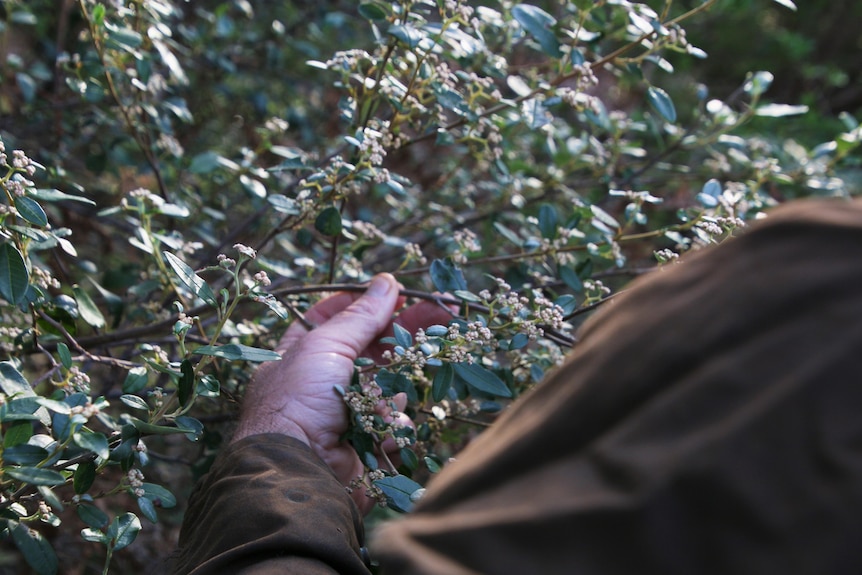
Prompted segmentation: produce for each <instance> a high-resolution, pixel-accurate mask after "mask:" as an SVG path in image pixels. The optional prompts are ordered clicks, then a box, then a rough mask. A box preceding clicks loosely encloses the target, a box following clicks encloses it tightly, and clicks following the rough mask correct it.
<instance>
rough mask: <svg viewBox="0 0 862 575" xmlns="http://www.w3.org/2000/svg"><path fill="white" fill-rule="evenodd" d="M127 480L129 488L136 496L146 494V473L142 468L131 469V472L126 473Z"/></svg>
mask: <svg viewBox="0 0 862 575" xmlns="http://www.w3.org/2000/svg"><path fill="white" fill-rule="evenodd" d="M126 480H127V481H128V482H129V489H130V490H131V491H132V493H133V494H134V495H135V497H143V496H144V495H146V492H145V491H144V474H143V472H142V471H141V470H140V469H137V468H135V469H129V472H128V473H127V474H126Z"/></svg>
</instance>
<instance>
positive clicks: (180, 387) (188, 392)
mask: <svg viewBox="0 0 862 575" xmlns="http://www.w3.org/2000/svg"><path fill="white" fill-rule="evenodd" d="M180 372H181V373H182V375H181V376H180V380H179V382H177V399H179V400H180V405H181V406H182V407H185V406H186V405H188V403H189V400H190V399H191V398H192V395H193V392H194V389H195V368H194V366H193V365H192V362H190V361H189V360H188V359H184V360H183V362H182V363H181V364H180Z"/></svg>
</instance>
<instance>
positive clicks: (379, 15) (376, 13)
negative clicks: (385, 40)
mask: <svg viewBox="0 0 862 575" xmlns="http://www.w3.org/2000/svg"><path fill="white" fill-rule="evenodd" d="M359 14H360V15H361V16H362V17H363V18H367V19H368V20H385V19H386V11H385V10H384V9H383V7H382V6H381V5H380V4H377V3H374V2H363V3H362V4H360V5H359Z"/></svg>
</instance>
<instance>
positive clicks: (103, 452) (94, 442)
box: [72, 431, 111, 459]
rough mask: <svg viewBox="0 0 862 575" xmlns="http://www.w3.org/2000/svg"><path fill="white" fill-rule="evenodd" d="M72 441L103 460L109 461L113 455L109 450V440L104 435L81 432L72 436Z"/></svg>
mask: <svg viewBox="0 0 862 575" xmlns="http://www.w3.org/2000/svg"><path fill="white" fill-rule="evenodd" d="M72 439H73V440H74V441H75V443H76V444H77V445H78V447H83V448H84V449H87V450H90V451H92V452H93V453H95V454H96V455H97V456H98V457H100V458H102V459H108V457H109V456H110V455H111V453H110V450H109V449H108V438H107V437H105V435H104V434H102V433H94V432H92V431H79V432H77V433H75V434H74V435H72Z"/></svg>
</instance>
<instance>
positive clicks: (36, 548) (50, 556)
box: [9, 521, 58, 575]
mask: <svg viewBox="0 0 862 575" xmlns="http://www.w3.org/2000/svg"><path fill="white" fill-rule="evenodd" d="M13 524H14V527H13ZM9 528H10V531H11V532H12V540H13V541H14V542H15V546H16V547H17V548H18V550H19V551H20V552H21V555H23V556H24V559H25V560H26V561H27V564H28V565H30V567H32V568H33V570H34V571H35V572H36V573H38V574H39V575H54V574H55V573H57V567H58V564H57V555H56V554H55V553H54V548H53V547H51V544H50V543H48V541H47V540H46V539H45V538H44V537H42V534H41V533H39V532H38V531H35V530H33V529H30V528H29V527H27V526H26V525H24V524H23V523H18V522H17V521H10V522H9Z"/></svg>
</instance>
